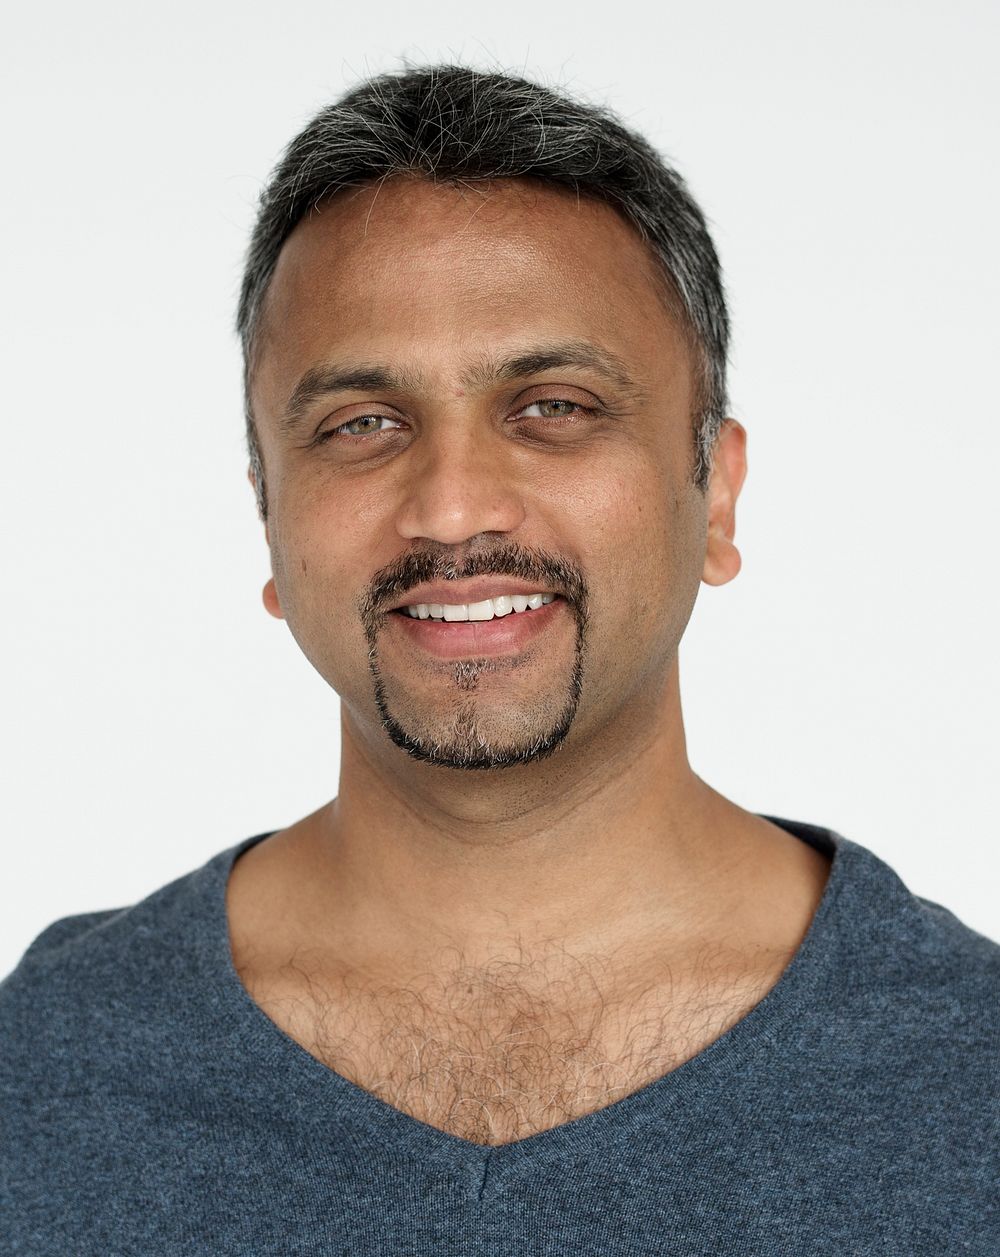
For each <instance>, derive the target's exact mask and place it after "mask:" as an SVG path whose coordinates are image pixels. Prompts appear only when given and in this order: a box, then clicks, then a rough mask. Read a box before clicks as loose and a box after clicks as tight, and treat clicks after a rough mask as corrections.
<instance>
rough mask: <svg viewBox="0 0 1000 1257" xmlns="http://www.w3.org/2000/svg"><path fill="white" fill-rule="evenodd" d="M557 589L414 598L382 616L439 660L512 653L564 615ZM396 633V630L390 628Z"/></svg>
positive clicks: (564, 605)
mask: <svg viewBox="0 0 1000 1257" xmlns="http://www.w3.org/2000/svg"><path fill="white" fill-rule="evenodd" d="M568 611H569V604H568V603H567V601H566V599H565V598H563V597H561V596H560V595H559V594H553V593H541V592H538V593H533V594H500V595H498V596H497V597H495V598H485V599H482V600H481V601H478V602H473V603H436V602H430V603H427V602H418V603H408V604H406V605H404V606H400V607H394V608H393V609H392V611H391V612H390V613H389V615H388V616H387V620H388V621H389V623H390V624H392V625H393V626H395V629H396V632H397V633H398V634H399V635H400V636H401V637H402V638H403V640H404V641H408V642H409V643H410V644H411V645H413V646H416V647H418V648H419V649H421V650H424V651H427V652H428V653H429V654H432V655H436V656H437V657H438V658H441V659H463V658H470V657H473V656H475V657H480V658H481V657H483V656H491V655H517V654H521V653H522V652H523V651H525V650H526V649H527V648H528V647H529V646H530V645H531V644H532V643H533V642H534V641H535V640H536V639H537V638H539V637H540V636H542V635H543V634H544V633H546V632H547V631H549V630H550V629H552V628H553V627H555V626H556V625H557V624H558V623H559V621H560V620H563V619H566V618H569V616H568ZM394 635H395V633H394Z"/></svg>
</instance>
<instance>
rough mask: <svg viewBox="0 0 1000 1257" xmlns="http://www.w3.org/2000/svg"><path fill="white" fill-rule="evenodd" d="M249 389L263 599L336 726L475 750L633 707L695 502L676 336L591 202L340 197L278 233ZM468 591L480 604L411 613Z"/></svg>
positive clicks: (639, 252) (411, 183) (569, 198)
mask: <svg viewBox="0 0 1000 1257" xmlns="http://www.w3.org/2000/svg"><path fill="white" fill-rule="evenodd" d="M252 402H253V407H254V413H255V416H256V419H257V425H258V432H259V436H260V443H261V450H262V455H263V462H264V467H265V471H266V476H267V494H268V499H269V517H268V530H267V532H268V542H269V545H270V549H271V559H272V571H273V582H269V584H268V586H267V588H266V589H265V603H266V604H267V606H268V609H269V610H271V611H272V613H274V614H276V615H283V616H284V618H285V619H286V620H287V621H288V625H289V628H290V629H291V632H292V633H293V635H294V636H295V639H296V641H297V642H298V643H299V645H300V646H301V648H302V650H303V652H304V653H305V655H306V656H307V658H308V659H309V660H310V661H311V662H312V664H313V665H314V666H315V668H316V669H317V671H318V672H319V673H320V674H321V675H322V676H323V677H324V678H325V680H326V681H327V682H328V683H329V684H330V685H331V686H332V687H333V688H334V689H335V690H336V691H337V693H338V694H340V696H341V699H342V702H343V705H344V711H345V716H346V718H347V719H348V720H349V722H350V723H351V726H352V729H353V730H354V731H355V732H356V734H357V735H358V736H360V737H362V738H363V739H365V740H367V741H368V742H369V744H371V745H377V744H378V743H379V742H381V743H382V745H383V746H386V747H387V746H388V745H389V742H388V741H387V739H391V741H392V742H394V743H395V744H396V745H397V746H399V747H402V748H403V749H404V750H406V751H407V752H408V753H409V754H410V755H412V756H414V757H416V758H418V759H422V760H427V761H432V762H436V763H440V764H444V765H450V766H452V767H464V768H497V767H502V766H507V765H510V764H514V763H526V762H529V761H530V760H532V759H536V758H539V757H541V756H544V755H547V754H550V753H551V752H552V751H553V750H555V749H556V748H557V747H558V746H560V745H561V744H562V743H563V742H564V740H566V739H570V738H571V739H580V740H582V739H585V738H593V737H600V736H609V735H612V734H613V733H614V731H615V726H616V724H619V725H620V722H622V721H626V722H627V721H642V720H644V719H645V718H646V716H647V715H648V714H649V713H650V712H651V710H652V705H653V704H655V703H656V702H657V701H658V700H659V699H660V698H661V696H662V693H663V688H664V684H665V681H666V678H667V675H668V673H669V670H670V666H671V664H672V662H673V660H674V657H675V652H676V648H677V644H678V642H679V640H680V637H681V634H682V633H683V630H684V627H685V626H686V624H687V621H688V618H689V616H690V613H691V609H692V607H693V605H694V600H695V596H696V593H697V589H698V584H699V580H700V579H701V576H702V565H703V562H704V558H705V540H706V505H705V499H704V496H703V495H702V493H701V492H699V491H698V490H697V489H696V488H695V487H694V486H693V484H692V483H691V472H692V467H693V458H694V451H693V441H692V409H693V405H694V370H693V358H692V354H691V351H690V349H689V346H688V344H687V342H686V340H685V338H684V336H683V334H682V331H681V329H680V326H679V324H678V322H677V320H676V318H675V317H674V316H673V315H672V314H670V313H669V312H668V310H667V308H666V306H665V304H664V300H663V296H662V290H661V289H660V288H659V287H658V285H657V280H656V271H655V266H654V263H653V261H652V259H651V258H650V256H649V254H648V253H647V250H646V248H645V247H644V246H643V244H642V243H641V241H640V240H639V239H638V237H637V236H636V235H635V234H634V232H633V231H632V230H631V229H630V228H629V227H628V226H627V225H626V224H625V223H624V222H623V221H622V220H621V219H620V218H619V217H618V215H617V214H616V213H614V211H612V210H611V209H610V208H609V207H607V206H605V205H603V204H596V203H593V202H590V201H585V200H580V201H578V200H577V198H576V197H575V196H573V195H572V194H570V193H567V192H562V191H560V190H554V189H552V188H549V187H539V186H535V185H531V184H527V183H523V182H520V181H504V182H502V183H499V184H494V185H493V186H491V187H490V188H488V189H478V190H476V189H469V188H461V189H457V188H454V187H451V186H447V185H438V186H435V185H434V184H432V183H430V182H428V181H424V180H420V179H395V180H389V181H386V182H384V183H383V184H381V185H380V186H378V187H377V188H376V187H375V186H370V187H367V188H364V189H361V190H360V191H357V192H352V193H348V194H342V195H341V196H339V197H337V198H335V199H334V200H333V201H331V202H330V203H328V204H327V205H326V207H325V208H324V209H323V210H322V212H320V213H317V214H314V215H313V216H311V217H310V218H308V219H307V220H305V221H303V223H301V224H300V225H299V226H298V227H297V229H296V230H295V232H294V233H293V234H292V236H291V237H290V238H289V240H288V242H287V243H286V245H285V246H284V249H283V250H282V253H281V256H280V258H279V261H278V266H277V268H276V271H275V274H274V277H273V280H272V282H271V286H270V290H269V293H268V297H267V302H266V307H265V311H264V318H263V325H262V336H261V340H260V350H259V354H258V358H257V364H256V369H255V374H254V380H253V386H252ZM535 593H545V594H553V595H554V597H553V598H552V600H551V601H546V602H544V603H543V604H542V605H541V606H540V607H537V608H533V607H532V606H531V605H529V606H528V607H527V608H526V609H525V610H515V609H513V608H514V607H520V606H521V605H523V604H522V602H521V601H520V599H523V598H524V597H525V596H527V595H528V594H535ZM505 596H507V597H510V603H508V602H505V601H503V600H502V599H503V598H504V597H505ZM511 596H517V598H518V599H519V601H518V602H513V597H511ZM497 598H499V599H501V601H499V602H494V601H492V600H493V599H497ZM487 601H489V607H486V606H484V605H482V604H485V603H486V602H487ZM536 601H537V599H536ZM468 604H472V608H471V614H473V615H483V614H487V613H489V612H490V611H492V612H494V615H493V618H492V619H488V620H469V621H464V622H459V621H455V620H453V619H452V618H451V616H452V615H454V614H462V613H461V611H459V612H446V617H447V618H445V619H444V620H439V619H436V618H434V615H435V614H436V613H437V609H438V608H439V607H463V606H465V605H468ZM476 604H479V605H476ZM408 606H420V607H421V611H420V615H422V616H423V615H426V618H413V617H412V616H411V615H410V614H409V613H408V611H407V610H406V608H407V607H408ZM508 607H510V609H508ZM427 608H429V609H430V610H429V612H428V611H427Z"/></svg>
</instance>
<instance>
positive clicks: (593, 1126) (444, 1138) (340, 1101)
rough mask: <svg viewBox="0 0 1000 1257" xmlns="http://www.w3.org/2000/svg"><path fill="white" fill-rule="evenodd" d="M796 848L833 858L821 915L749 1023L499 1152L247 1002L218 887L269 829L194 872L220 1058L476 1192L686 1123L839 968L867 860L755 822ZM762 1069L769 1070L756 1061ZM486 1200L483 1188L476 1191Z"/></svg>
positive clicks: (372, 1150)
mask: <svg viewBox="0 0 1000 1257" xmlns="http://www.w3.org/2000/svg"><path fill="white" fill-rule="evenodd" d="M760 815H761V816H762V817H763V819H764V820H768V821H770V822H771V823H772V824H775V825H778V826H779V827H780V828H782V829H784V830H785V831H786V832H788V833H790V834H792V835H793V836H794V837H796V838H798V839H799V840H800V841H803V842H806V843H807V844H808V845H809V846H811V847H814V848H815V849H816V850H818V851H821V852H823V853H824V854H827V855H830V856H832V864H831V868H830V872H829V875H828V878H827V883H826V886H825V887H824V890H823V894H822V897H821V899H820V902H819V905H818V906H817V909H816V911H815V913H814V915H813V919H812V921H811V923H810V925H809V928H808V930H807V931H806V934H805V936H804V938H803V939H802V941H801V943H800V944H799V946H798V948H797V949H796V951H795V953H794V955H793V956H792V958H791V960H790V961H789V963H788V964H787V965H786V967H785V969H784V971H783V972H782V974H781V976H780V977H779V978H778V981H777V982H776V983H775V984H774V986H772V987H771V989H770V990H769V991H768V992H767V994H766V995H765V996H764V997H763V999H761V1000H760V1001H759V1002H758V1003H757V1004H756V1005H754V1007H753V1008H752V1009H750V1011H749V1012H748V1013H746V1014H745V1015H744V1016H743V1017H741V1018H740V1019H739V1021H737V1022H735V1023H734V1024H733V1025H732V1026H730V1027H729V1029H728V1030H726V1031H725V1032H724V1033H723V1034H722V1035H720V1036H719V1038H717V1039H715V1040H714V1041H713V1042H712V1043H711V1044H709V1045H708V1046H707V1047H705V1048H703V1049H702V1050H701V1051H700V1052H698V1053H697V1054H696V1055H695V1056H693V1057H691V1058H690V1059H689V1060H687V1061H685V1062H684V1063H683V1064H681V1065H679V1066H677V1067H676V1068H675V1069H672V1070H670V1072H668V1073H666V1074H664V1075H662V1076H661V1077H659V1078H657V1079H654V1080H653V1081H652V1082H649V1083H646V1084H645V1085H644V1086H642V1087H640V1088H639V1089H638V1090H636V1091H634V1092H632V1093H631V1094H630V1095H627V1096H624V1097H623V1098H622V1099H620V1100H616V1101H615V1102H614V1103H612V1104H610V1105H607V1106H606V1107H604V1108H602V1109H598V1110H596V1111H594V1112H592V1113H587V1114H584V1115H583V1116H581V1117H577V1118H574V1119H572V1120H570V1121H567V1122H564V1123H561V1124H560V1125H558V1126H553V1127H551V1128H549V1129H548V1130H544V1131H540V1132H538V1133H536V1134H534V1135H529V1136H527V1137H525V1138H524V1139H520V1140H516V1141H515V1142H513V1143H507V1144H501V1145H497V1146H493V1145H484V1144H478V1143H474V1142H473V1141H472V1140H468V1139H464V1138H462V1137H461V1136H459V1135H453V1134H450V1133H448V1132H447V1131H442V1130H439V1129H438V1128H437V1127H435V1126H431V1125H430V1124H428V1123H427V1122H423V1121H421V1120H420V1119H419V1118H416V1117H412V1116H411V1115H410V1114H408V1113H404V1112H403V1111H402V1110H400V1109H397V1108H395V1107H394V1106H393V1105H391V1104H388V1103H387V1102H386V1101H384V1100H382V1099H380V1098H379V1097H378V1096H376V1095H374V1094H372V1093H371V1092H369V1091H366V1090H365V1089H364V1088H363V1087H360V1086H358V1085H357V1084H356V1083H353V1082H351V1081H350V1080H349V1079H347V1078H345V1077H344V1076H343V1075H341V1074H338V1073H337V1072H336V1071H334V1070H333V1069H331V1068H330V1067H329V1066H327V1065H324V1064H323V1063H322V1061H320V1060H318V1059H317V1058H316V1057H314V1056H313V1055H311V1054H310V1053H309V1052H307V1051H306V1049H305V1048H304V1047H302V1046H301V1044H299V1043H297V1042H296V1041H295V1040H294V1039H292V1038H291V1037H290V1036H289V1035H287V1034H286V1033H285V1032H284V1031H283V1030H282V1029H281V1028H280V1027H279V1026H278V1025H277V1024H276V1023H275V1022H273V1021H272V1020H271V1019H270V1018H269V1017H268V1016H267V1014H266V1013H265V1012H264V1011H263V1009H262V1008H261V1007H260V1006H259V1005H258V1004H257V1003H255V1001H254V1000H253V999H252V998H251V996H250V994H249V992H248V991H247V989H246V987H245V986H244V985H243V982H242V981H241V979H240V977H239V974H238V973H237V971H236V967H235V964H234V961H233V953H232V947H231V943H230V937H229V923H228V917H227V912H226V887H227V884H228V881H229V874H230V872H231V870H232V867H233V865H234V863H235V862H236V860H237V858H238V857H239V856H240V855H242V854H243V852H244V851H247V850H249V849H250V848H251V847H253V846H255V845H256V844H257V843H259V842H263V841H264V839H265V838H269V837H270V836H271V834H272V833H274V832H276V831H273V830H272V831H268V832H267V833H263V834H256V835H254V836H253V837H250V838H246V839H244V840H243V841H242V842H239V843H237V844H236V845H235V846H233V847H230V848H228V849H227V850H225V851H222V852H220V853H219V854H218V855H216V856H215V857H213V858H212V859H211V860H210V861H209V862H208V863H207V864H206V865H205V866H204V867H203V868H202V869H201V870H199V871H198V875H197V881H198V892H199V898H200V904H199V908H198V910H199V915H200V916H201V918H202V919H201V921H200V923H199V924H200V928H199V929H198V931H197V934H198V950H199V953H200V956H199V960H200V965H199V967H200V969H201V982H202V983H203V989H204V990H205V991H206V993H210V999H211V1003H212V1005H213V1008H214V1012H215V1014H216V1015H217V1016H221V1018H222V1020H223V1022H224V1023H225V1030H224V1033H225V1034H226V1035H227V1037H230V1042H229V1043H220V1044H219V1048H220V1051H222V1052H233V1053H238V1054H239V1056H240V1060H239V1064H240V1065H241V1066H242V1067H245V1068H247V1069H251V1070H252V1072H253V1074H254V1077H255V1081H256V1082H257V1083H258V1084H259V1082H260V1080H261V1076H262V1074H266V1077H267V1084H268V1088H269V1090H270V1091H271V1092H273V1095H274V1103H275V1110H276V1111H279V1112H285V1113H289V1114H292V1115H295V1116H296V1117H302V1118H303V1119H304V1120H306V1121H307V1122H309V1123H310V1124H312V1123H313V1122H317V1123H322V1124H323V1125H324V1126H325V1127H326V1129H328V1130H329V1131H330V1132H331V1137H333V1135H334V1132H335V1131H338V1132H339V1134H340V1137H341V1138H343V1139H344V1140H346V1141H347V1142H349V1143H351V1144H353V1145H355V1146H356V1147H357V1148H358V1150H359V1152H360V1151H362V1149H363V1150H364V1152H365V1154H366V1155H381V1156H383V1157H385V1156H388V1157H390V1158H397V1159H398V1158H403V1159H406V1160H415V1161H417V1162H419V1163H421V1164H423V1165H424V1166H435V1167H438V1169H439V1172H440V1170H447V1171H448V1172H449V1173H450V1175H452V1176H457V1177H458V1178H467V1180H468V1182H469V1183H470V1184H482V1182H483V1174H484V1168H485V1166H486V1165H487V1164H488V1166H489V1181H490V1184H491V1190H496V1189H499V1188H500V1187H501V1186H502V1184H503V1183H504V1182H505V1181H507V1180H508V1179H509V1178H511V1177H514V1176H517V1175H518V1174H519V1173H521V1172H523V1170H524V1169H525V1168H527V1167H536V1166H539V1165H540V1164H543V1163H547V1162H550V1161H552V1160H559V1159H564V1160H570V1161H573V1160H578V1159H591V1158H592V1157H593V1156H594V1154H595V1153H597V1152H599V1150H600V1148H601V1146H602V1144H607V1143H608V1142H609V1141H610V1140H614V1141H621V1140H623V1139H627V1138H628V1136H629V1135H630V1134H631V1133H633V1132H637V1131H638V1130H639V1129H640V1128H641V1127H642V1126H643V1125H644V1124H645V1123H647V1122H649V1121H651V1120H656V1121H659V1122H664V1123H671V1124H673V1123H675V1122H676V1123H679V1124H680V1125H681V1127H682V1126H683V1123H684V1121H685V1114H686V1110H687V1108H688V1107H689V1105H690V1104H691V1103H693V1102H694V1101H695V1100H696V1099H697V1100H698V1101H699V1102H700V1103H703V1102H704V1096H705V1094H706V1092H707V1091H713V1090H717V1091H718V1094H719V1096H720V1103H721V1102H723V1099H722V1097H724V1094H725V1088H726V1085H727V1080H730V1079H731V1078H732V1076H733V1075H734V1073H739V1072H740V1071H741V1070H742V1069H744V1068H747V1067H752V1065H753V1063H754V1060H755V1059H756V1058H759V1057H761V1056H765V1057H766V1054H767V1052H768V1051H769V1049H770V1048H771V1047H772V1045H773V1044H774V1043H775V1042H776V1041H780V1036H781V1031H782V1027H783V1026H785V1025H787V1023H788V1022H789V1020H790V1019H791V1018H794V1017H795V1015H796V1012H797V1011H798V1010H799V1009H800V1008H802V1007H803V1004H804V1003H805V1002H807V1001H810V1000H813V999H814V998H815V995H816V992H817V991H822V990H823V988H824V985H825V979H826V977H827V971H828V969H829V968H830V966H831V965H833V964H834V963H835V959H836V954H837V947H836V939H837V937H838V929H837V916H838V904H839V901H840V900H841V898H842V891H843V888H844V886H845V885H847V884H849V883H850V882H851V880H852V867H853V866H854V865H855V864H856V862H857V861H858V860H859V859H864V858H865V857H867V858H869V859H871V858H872V857H871V856H870V853H868V852H867V851H866V850H865V848H863V847H860V846H858V845H857V844H855V843H852V842H850V841H848V840H847V839H845V838H843V837H842V836H841V835H840V834H838V833H836V832H835V831H833V830H830V829H825V828H822V827H820V826H817V825H811V824H807V823H806V822H803V821H791V820H787V819H785V818H782V817H776V816H770V815H765V814H763V813H760ZM764 1063H765V1064H766V1061H765V1062H764ZM478 1190H479V1192H480V1194H482V1189H481V1187H480V1188H479V1189H478Z"/></svg>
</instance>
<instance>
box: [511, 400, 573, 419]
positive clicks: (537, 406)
mask: <svg viewBox="0 0 1000 1257" xmlns="http://www.w3.org/2000/svg"><path fill="white" fill-rule="evenodd" d="M532 410H537V411H539V412H540V413H539V414H537V415H532V414H530V413H529V412H530V411H532ZM576 410H579V411H583V412H585V413H586V407H585V406H581V405H579V403H577V402H569V401H566V400H565V398H559V397H550V398H545V399H543V400H542V401H538V402H532V403H531V405H530V406H525V408H524V410H522V411H521V418H523V419H564V418H565V417H566V416H567V415H570V414H572V413H573V412H574V411H576Z"/></svg>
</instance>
